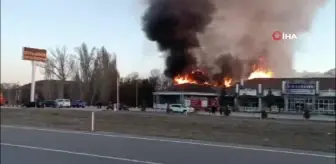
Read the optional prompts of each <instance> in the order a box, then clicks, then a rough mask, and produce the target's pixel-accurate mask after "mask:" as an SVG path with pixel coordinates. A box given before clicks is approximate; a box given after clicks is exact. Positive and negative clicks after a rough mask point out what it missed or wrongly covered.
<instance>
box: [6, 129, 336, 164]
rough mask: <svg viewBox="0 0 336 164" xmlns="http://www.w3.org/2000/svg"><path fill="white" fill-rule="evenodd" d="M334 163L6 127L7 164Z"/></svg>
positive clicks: (331, 157) (268, 151)
mask: <svg viewBox="0 0 336 164" xmlns="http://www.w3.org/2000/svg"><path fill="white" fill-rule="evenodd" d="M22 163H25V164H37V163H45V164H47V163H48V164H60V163H62V164H77V163H78V164H92V163H95V164H96V163H97V164H98V163H99V164H105V163H106V164H111V163H113V164H189V163H190V164H205V163H209V164H210V163H211V164H224V163H225V164H251V163H253V164H254V163H256V164H269V163H272V164H284V163H286V164H292V163H293V164H301V163H303V164H317V163H318V164H334V163H335V154H326V153H317V152H303V151H294V150H284V149H275V148H265V147H248V146H234V145H222V144H221V145H220V144H216V143H208V142H196V141H187V140H178V139H176V140H173V139H163V138H154V137H147V138H145V137H136V136H129V135H121V134H112V133H98V132H95V133H89V132H87V133H86V132H76V131H60V130H51V129H34V128H24V127H13V126H5V125H2V126H1V164H22Z"/></svg>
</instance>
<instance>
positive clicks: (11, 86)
mask: <svg viewBox="0 0 336 164" xmlns="http://www.w3.org/2000/svg"><path fill="white" fill-rule="evenodd" d="M19 88H20V85H19V84H18V83H2V84H1V91H2V94H3V96H4V97H5V98H6V99H7V102H8V104H9V105H15V104H17V100H18V96H19V93H18V91H19Z"/></svg>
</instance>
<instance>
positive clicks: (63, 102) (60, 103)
mask: <svg viewBox="0 0 336 164" xmlns="http://www.w3.org/2000/svg"><path fill="white" fill-rule="evenodd" d="M55 106H56V107H57V108H70V107H71V102H70V100H69V99H56V100H55Z"/></svg>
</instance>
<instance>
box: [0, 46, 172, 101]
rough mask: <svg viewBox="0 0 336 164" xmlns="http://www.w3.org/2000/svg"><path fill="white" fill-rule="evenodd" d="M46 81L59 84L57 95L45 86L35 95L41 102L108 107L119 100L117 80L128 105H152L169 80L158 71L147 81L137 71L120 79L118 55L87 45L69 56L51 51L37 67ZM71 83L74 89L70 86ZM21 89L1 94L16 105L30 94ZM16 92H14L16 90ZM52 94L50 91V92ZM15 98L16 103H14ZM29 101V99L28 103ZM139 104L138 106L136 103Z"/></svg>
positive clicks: (63, 51) (5, 89)
mask: <svg viewBox="0 0 336 164" xmlns="http://www.w3.org/2000/svg"><path fill="white" fill-rule="evenodd" d="M38 66H39V67H40V70H41V73H42V74H43V76H44V80H45V81H55V80H56V81H57V92H52V93H50V90H52V89H53V88H55V85H49V86H48V85H45V86H44V87H43V88H39V89H38V86H37V85H36V93H37V94H38V97H39V98H40V99H45V100H46V99H49V98H50V97H57V98H72V99H80V100H84V101H86V102H87V103H88V104H90V105H94V104H96V103H98V102H100V103H103V104H107V103H108V102H116V101H117V85H118V84H117V79H119V101H120V103H123V104H125V105H129V106H135V105H146V106H151V105H152V103H153V95H152V92H154V91H155V90H156V89H164V88H165V87H167V86H168V85H169V80H168V79H167V78H165V77H164V75H163V74H162V73H161V72H160V71H159V70H158V69H153V70H151V71H150V76H149V77H148V78H140V77H139V74H138V73H136V72H133V73H130V74H129V75H127V76H125V77H121V76H120V74H119V71H118V69H117V61H116V54H115V53H111V52H109V51H108V50H107V49H106V48H105V47H100V48H96V47H92V48H90V47H88V46H87V45H86V44H85V43H82V44H81V45H80V46H78V47H76V48H75V54H70V53H68V51H67V49H66V47H61V48H56V49H54V50H49V51H48V60H47V62H45V63H43V64H38ZM69 82H71V84H72V85H71V87H69V85H68V84H69ZM18 88H20V86H18V85H14V86H11V87H8V86H6V87H4V86H3V84H2V85H1V89H2V92H6V93H4V96H5V97H8V96H7V95H9V94H8V93H11V94H10V95H15V96H14V97H13V96H11V97H8V98H9V99H8V101H11V102H12V103H13V102H16V100H17V99H18V98H17V97H21V101H23V100H22V99H27V98H28V97H29V93H28V92H30V88H29V91H28V90H27V89H26V90H22V89H21V90H20V93H19V95H21V96H18V93H17V90H18ZM14 90H15V91H14ZM48 91H49V92H48ZM13 99H14V100H13ZM25 101H27V100H25ZM28 101H29V100H28ZM136 103H137V104H136Z"/></svg>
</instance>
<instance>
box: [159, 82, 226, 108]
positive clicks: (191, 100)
mask: <svg viewBox="0 0 336 164" xmlns="http://www.w3.org/2000/svg"><path fill="white" fill-rule="evenodd" d="M153 96H154V98H153V99H154V103H153V104H154V108H155V109H162V110H165V109H166V108H167V104H183V105H186V106H191V107H194V108H196V109H197V110H201V109H205V108H207V107H208V106H209V105H211V104H212V103H216V98H218V97H219V96H220V91H219V89H218V88H216V87H212V86H209V85H197V84H181V85H174V86H171V87H169V88H168V89H166V90H164V91H157V92H154V93H153Z"/></svg>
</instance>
